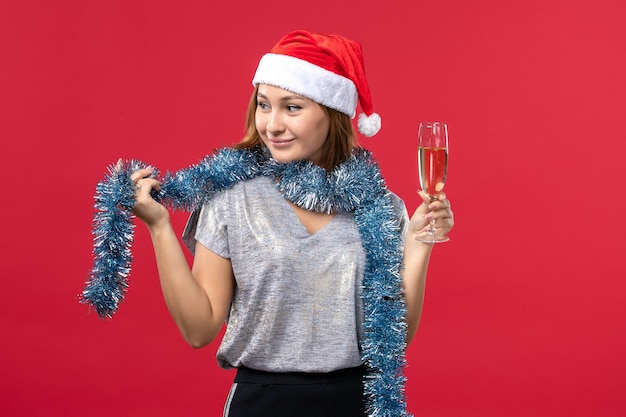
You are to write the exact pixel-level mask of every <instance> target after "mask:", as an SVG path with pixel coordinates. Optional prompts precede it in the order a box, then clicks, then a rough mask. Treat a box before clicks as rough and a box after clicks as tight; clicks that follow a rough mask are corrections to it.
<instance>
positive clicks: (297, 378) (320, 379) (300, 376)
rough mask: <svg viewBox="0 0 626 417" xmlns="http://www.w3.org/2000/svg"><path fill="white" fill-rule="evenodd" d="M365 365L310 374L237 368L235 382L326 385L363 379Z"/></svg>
mask: <svg viewBox="0 0 626 417" xmlns="http://www.w3.org/2000/svg"><path fill="white" fill-rule="evenodd" d="M365 370H366V367H365V365H361V366H357V367H355V368H346V369H339V370H337V371H332V372H327V373H309V372H264V371H257V370H256V369H250V368H247V367H245V366H241V367H239V368H237V375H236V376H235V382H251V383H257V384H324V383H330V382H338V381H342V380H345V379H350V378H355V377H358V378H362V377H363V375H365Z"/></svg>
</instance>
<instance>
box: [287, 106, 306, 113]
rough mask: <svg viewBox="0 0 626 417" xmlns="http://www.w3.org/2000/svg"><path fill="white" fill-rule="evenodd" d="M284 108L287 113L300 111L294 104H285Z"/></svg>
mask: <svg viewBox="0 0 626 417" xmlns="http://www.w3.org/2000/svg"><path fill="white" fill-rule="evenodd" d="M286 107H287V111H289V112H295V111H298V110H300V109H302V107H300V106H296V105H295V104H287V106H286Z"/></svg>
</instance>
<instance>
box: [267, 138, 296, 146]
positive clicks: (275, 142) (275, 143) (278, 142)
mask: <svg viewBox="0 0 626 417" xmlns="http://www.w3.org/2000/svg"><path fill="white" fill-rule="evenodd" d="M294 140H295V139H280V140H278V139H270V140H269V142H270V143H271V144H272V146H276V147H281V146H287V145H289V144H290V143H291V142H293V141H294Z"/></svg>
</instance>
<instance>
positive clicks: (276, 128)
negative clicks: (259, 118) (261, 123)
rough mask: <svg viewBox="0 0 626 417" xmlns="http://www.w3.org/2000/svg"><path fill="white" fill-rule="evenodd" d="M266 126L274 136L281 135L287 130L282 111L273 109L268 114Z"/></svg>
mask: <svg viewBox="0 0 626 417" xmlns="http://www.w3.org/2000/svg"><path fill="white" fill-rule="evenodd" d="M265 128H266V129H267V133H269V134H271V135H272V136H277V135H280V134H281V133H282V132H284V131H285V123H284V120H283V116H282V115H281V114H280V112H278V111H275V110H272V112H271V113H270V114H268V116H267V124H266V125H265Z"/></svg>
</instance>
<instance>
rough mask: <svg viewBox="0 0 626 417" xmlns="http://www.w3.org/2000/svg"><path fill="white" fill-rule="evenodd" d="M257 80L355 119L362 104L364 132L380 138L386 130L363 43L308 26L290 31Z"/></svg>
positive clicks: (261, 66) (360, 122)
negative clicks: (375, 107)
mask: <svg viewBox="0 0 626 417" xmlns="http://www.w3.org/2000/svg"><path fill="white" fill-rule="evenodd" d="M252 84H253V85H255V86H256V85H258V84H268V85H273V86H276V87H280V88H284V89H285V90H288V91H291V92H293V93H296V94H300V95H301V96H304V97H307V98H309V99H311V100H313V101H315V102H317V103H319V104H323V105H324V106H326V107H330V108H331V109H335V110H337V111H340V112H342V113H345V114H347V115H348V116H350V117H351V118H354V116H355V115H356V106H357V104H360V105H361V110H362V111H363V113H362V114H360V115H359V119H358V123H357V125H358V129H359V132H361V133H362V134H364V135H365V136H374V135H375V134H376V133H378V131H379V130H380V126H381V120H380V116H379V115H378V114H376V113H374V112H373V110H372V98H371V97H370V89H369V86H368V84H367V79H366V78H365V70H364V64H363V52H362V51H361V45H360V44H359V43H358V42H356V41H353V40H351V39H348V38H345V37H343V36H339V35H324V34H320V33H311V32H306V31H303V30H298V31H295V32H291V33H288V34H287V35H285V36H284V37H283V38H282V39H281V40H280V41H278V43H277V44H276V45H274V47H273V48H272V49H271V50H270V52H269V53H267V54H265V55H263V57H262V58H261V60H260V62H259V66H258V67H257V70H256V73H255V75H254V78H253V80H252Z"/></svg>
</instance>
